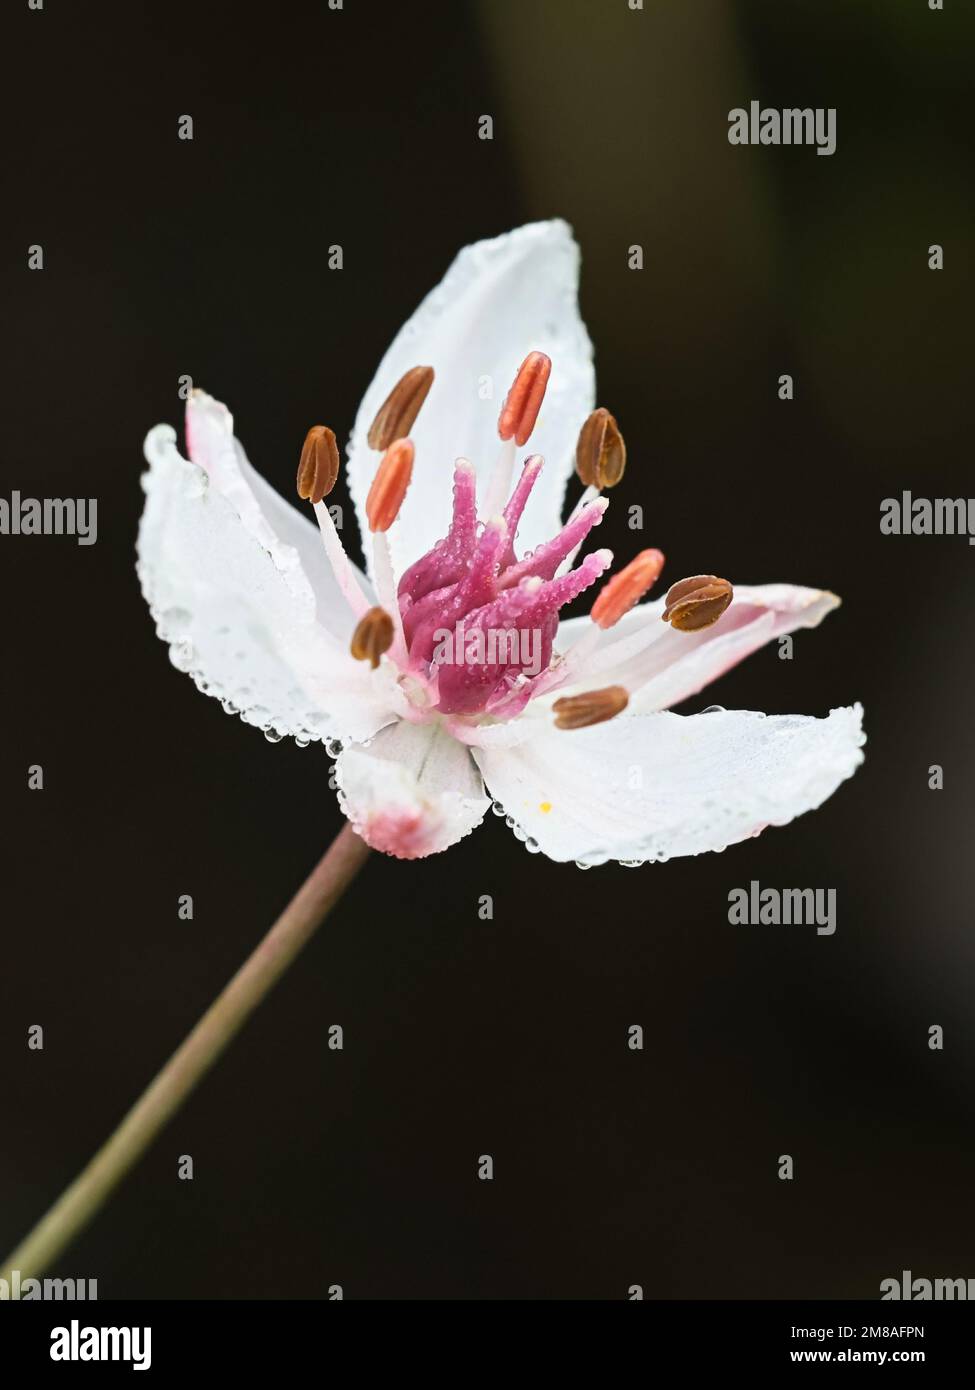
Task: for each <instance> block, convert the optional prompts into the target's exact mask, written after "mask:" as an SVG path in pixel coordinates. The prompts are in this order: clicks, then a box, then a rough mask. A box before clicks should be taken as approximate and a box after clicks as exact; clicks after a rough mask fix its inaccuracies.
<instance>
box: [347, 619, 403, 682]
mask: <svg viewBox="0 0 975 1390" xmlns="http://www.w3.org/2000/svg"><path fill="white" fill-rule="evenodd" d="M392 645H393V620H392V618H391V617H390V616H389V614H388V613H387V612H386V610H385V608H370V609H369V612H368V613H365V614H363V616H362V617H361V618H360V619H359V623H358V626H357V627H356V630H355V632H353V634H352V644H351V646H350V648H349V650H350V651H351V652H352V655H353V656H354V657H355V659H356V661H368V662H369V665H370V666H371V667H372V669H373V670H374V671H375V669H376V667H377V666H378V665H379V658H380V657H381V656H382V655H383V653H384V652H388V651H389V649H390V647H391V646H392Z"/></svg>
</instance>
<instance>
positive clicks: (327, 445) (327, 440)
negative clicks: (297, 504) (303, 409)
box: [298, 425, 339, 503]
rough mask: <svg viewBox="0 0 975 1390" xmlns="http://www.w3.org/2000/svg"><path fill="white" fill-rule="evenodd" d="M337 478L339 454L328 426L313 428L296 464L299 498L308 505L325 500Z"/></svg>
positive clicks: (307, 435)
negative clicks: (307, 502) (308, 503)
mask: <svg viewBox="0 0 975 1390" xmlns="http://www.w3.org/2000/svg"><path fill="white" fill-rule="evenodd" d="M338 476H339V450H338V445H337V444H336V442H335V435H334V434H333V433H332V431H331V430H330V429H329V428H328V426H327V425H312V427H311V429H310V430H309V431H308V433H307V434H306V435H305V442H304V444H303V445H302V447H301V458H300V459H299V460H298V496H299V497H301V498H302V499H307V500H308V501H309V502H315V503H317V502H320V501H321V500H322V498H323V497H327V496H328V494H329V493H330V492H331V491H332V488H333V487H334V486H335V483H336V481H337V479H338Z"/></svg>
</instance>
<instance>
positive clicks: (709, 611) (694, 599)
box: [661, 574, 735, 632]
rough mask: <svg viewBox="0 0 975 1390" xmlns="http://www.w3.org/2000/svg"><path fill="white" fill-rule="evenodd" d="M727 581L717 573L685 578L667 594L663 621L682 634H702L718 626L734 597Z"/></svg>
mask: <svg viewBox="0 0 975 1390" xmlns="http://www.w3.org/2000/svg"><path fill="white" fill-rule="evenodd" d="M734 593H735V591H734V589H733V588H732V587H731V585H730V584H729V583H728V581H727V579H719V578H718V577H717V575H714V574H696V575H694V576H693V577H692V578H691V579H682V580H681V581H680V583H679V584H675V585H674V586H673V588H671V589H670V591H669V592H668V594H667V599H666V603H665V606H664V611H663V614H662V615H661V616H662V617H663V620H664V622H665V623H670V625H671V627H675V628H677V629H678V630H679V631H680V632H698V631H699V630H700V629H701V628H702V627H710V626H711V624H712V623H716V622H717V621H718V619H719V618H720V617H721V614H722V613H723V612H724V611H725V609H726V608H727V607H728V604H729V603H730V602H731V600H732V599H733V598H734Z"/></svg>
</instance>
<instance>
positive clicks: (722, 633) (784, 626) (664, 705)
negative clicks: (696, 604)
mask: <svg viewBox="0 0 975 1390" xmlns="http://www.w3.org/2000/svg"><path fill="white" fill-rule="evenodd" d="M839 602H840V600H839V599H838V598H837V597H836V595H835V594H831V593H827V592H826V591H824V590H822V589H805V588H802V587H800V586H798V585H795V584H763V585H757V586H754V587H751V586H748V585H745V584H742V585H739V586H736V588H735V596H734V599H733V601H732V603H731V605H730V606H729V608H728V609H727V611H726V612H725V613H723V614H722V615H721V617H720V618H719V619H718V621H717V622H716V623H714V624H713V625H712V626H711V627H708V628H704V629H703V630H702V631H700V632H677V631H675V629H674V628H672V627H671V626H670V624H669V623H665V622H662V621H661V614H662V613H663V610H664V603H665V600H664V599H663V598H659V599H655V600H654V601H653V602H652V603H645V604H641V605H640V606H639V607H638V608H634V609H632V610H631V611H630V612H629V613H628V614H627V615H626V617H625V618H623V619H622V620H621V621H620V622H619V623H617V625H616V627H613V628H610V629H609V630H608V631H607V632H606V633H605V634H603V636H602V637H601V639H600V643H599V646H598V647H597V648H596V650H595V652H594V654H593V655H592V656H591V657H590V658H589V659H588V660H587V661H586V662H585V665H584V667H583V669H582V671H581V673H580V676H579V678H578V679H574V680H573V681H572V682H571V684H568V683H567V684H566V685H564V686H563V687H562V688H560V689H559V690H558V691H556V692H555V693H554V694H553V695H552V696H551V699H550V700H549V703H551V700H554V699H557V698H558V697H559V696H560V695H565V694H566V693H568V692H569V691H579V690H597V689H599V688H600V687H601V686H605V685H622V686H625V688H626V689H627V690H628V691H629V692H630V712H631V713H633V714H643V713H648V712H649V711H651V710H661V709H669V708H670V707H671V706H673V705H676V704H679V703H680V701H681V700H686V699H687V698H688V697H689V696H691V695H695V694H697V692H698V691H699V690H702V689H703V688H704V686H706V685H710V683H711V682H712V681H714V680H717V679H718V677H719V676H721V675H723V674H724V672H725V671H728V670H730V669H731V667H732V666H736V665H737V664H738V662H739V661H742V660H744V658H745V657H746V656H750V655H751V653H752V652H754V651H757V650H758V648H759V647H763V646H764V645H765V644H766V642H771V641H772V640H773V639H774V638H776V637H782V636H784V635H785V634H786V633H788V632H794V631H795V630H796V629H797V628H800V627H816V626H817V624H818V623H820V622H822V620H823V618H824V617H825V616H826V614H827V613H830V612H832V610H833V609H834V608H837V607H838V606H839ZM591 630H592V623H591V622H590V620H589V619H588V618H572V619H569V620H568V621H567V622H564V623H561V624H560V625H559V635H558V647H559V650H560V651H562V652H564V651H566V650H567V648H568V646H569V645H570V644H571V643H572V642H573V641H575V640H576V638H578V637H580V636H582V635H583V634H584V633H586V632H587V631H591Z"/></svg>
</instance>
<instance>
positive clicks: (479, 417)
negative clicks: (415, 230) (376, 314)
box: [348, 221, 595, 572]
mask: <svg viewBox="0 0 975 1390" xmlns="http://www.w3.org/2000/svg"><path fill="white" fill-rule="evenodd" d="M578 280H579V248H578V247H577V245H576V243H575V241H574V240H573V237H572V232H571V230H570V228H569V227H568V226H567V225H566V223H564V222H561V221H553V222H535V223H530V224H529V225H528V226H525V227H519V228H518V229H517V230H516V231H513V232H509V233H507V235H505V236H500V237H496V238H495V239H494V240H492V241H479V242H476V243H475V244H474V245H473V246H468V247H465V249H464V250H463V251H461V253H460V254H459V255H458V256H457V258H456V260H455V261H454V262H453V264H452V265H451V267H450V269H449V270H448V271H447V274H446V276H445V277H444V279H443V280H442V281H441V283H440V284H439V285H438V286H437V288H436V289H435V290H433V291H432V293H430V294H429V295H427V297H426V299H424V301H423V303H422V304H421V305H420V307H419V309H417V311H416V313H415V314H414V315H413V317H412V318H411V319H409V320H408V322H407V323H406V324H405V325H404V327H403V328H402V329H401V330H400V332H399V334H398V335H397V337H396V338H395V340H394V341H393V344H392V346H391V347H390V348H389V350H388V352H387V353H386V355H385V357H384V358H383V360H382V363H381V364H380V367H379V370H378V372H377V373H376V377H375V379H374V381H373V382H372V385H371V386H370V387H369V389H368V391H367V392H366V394H365V397H364V399H363V402H362V405H361V406H360V407H359V413H358V415H357V416H356V423H355V429H354V431H353V435H352V439H351V441H350V444H349V465H348V471H349V486H350V489H351V491H352V495H353V497H354V498H355V501H356V506H357V508H358V512H359V523H360V526H361V527H362V528H363V533H365V514H364V510H363V507H364V503H365V498H366V493H367V491H368V488H369V485H370V483H371V482H372V478H373V475H374V473H375V471H376V465H377V463H378V462H379V455H378V454H376V453H375V452H374V451H373V450H371V449H370V448H369V446H368V444H367V443H366V434H367V432H368V430H369V427H370V425H371V424H372V421H373V419H374V417H375V415H376V412H377V410H378V409H379V407H380V406H381V405H382V403H383V401H384V400H385V399H386V397H387V395H388V394H389V392H390V391H391V390H392V388H393V386H395V384H396V382H397V381H398V380H399V378H400V377H401V376H402V375H403V373H404V372H406V371H407V370H409V368H410V367H416V366H431V367H433V368H434V371H435V373H436V377H435V380H434V383H433V387H432V388H431V391H430V394H429V396H428V397H427V400H426V402H425V404H424V406H423V409H422V410H421V411H420V414H419V417H418V419H417V421H416V424H415V425H414V427H413V430H412V431H411V437H412V439H413V442H414V444H415V445H416V463H415V465H414V470H413V481H412V483H411V485H410V490H409V492H408V493H407V496H406V501H405V503H404V504H403V510H402V512H401V513H400V520H399V522H398V523H397V525H396V526H395V527H394V528H393V529H392V530H391V531H390V533H389V535H390V543H391V545H392V549H393V557H394V560H395V563H396V569H397V572H400V571H402V569H404V568H405V566H406V565H407V564H409V563H411V562H412V561H413V560H415V559H417V558H418V556H420V555H421V554H423V553H424V552H425V551H426V550H428V549H429V548H430V547H431V546H432V545H434V544H435V543H436V542H437V541H438V540H439V539H440V538H441V537H442V536H443V535H445V533H446V531H447V527H448V525H449V522H450V503H451V470H452V467H453V463H454V460H455V459H456V458H458V457H465V458H468V459H470V460H471V462H472V463H473V464H474V466H475V468H476V469H477V475H478V496H479V499H480V500H482V501H483V498H484V495H485V492H486V481H485V480H486V478H487V477H488V475H489V474H490V472H491V469H492V467H493V465H494V462H495V459H496V458H497V455H498V453H499V450H500V441H499V439H498V430H497V423H498V414H499V412H500V410H501V406H502V404H503V402H504V398H505V395H506V394H507V391H508V387H509V386H510V385H511V382H512V380H513V378H514V375H515V372H516V371H517V369H518V367H519V366H520V365H521V363H522V361H523V360H524V358H525V357H526V356H527V355H528V353H529V352H531V351H533V350H535V349H537V350H539V351H541V352H546V353H548V355H549V356H550V357H551V359H552V364H553V365H552V375H551V378H550V380H549V385H548V391H547V393H546V396H545V403H544V405H543V407H542V410H541V413H540V415H539V418H538V424H537V426H536V429H535V432H534V434H533V435H532V437H531V441H530V445H529V446H527V447H526V449H525V450H524V452H525V454H526V455H527V453H528V452H529V449H530V452H531V453H535V454H542V455H544V458H545V467H544V469H543V470H542V474H541V477H540V478H539V480H538V482H537V483H536V485H535V490H534V492H533V493H532V495H531V498H530V499H529V502H528V506H527V507H526V509H525V514H524V517H523V519H522V522H521V525H520V526H519V529H518V534H519V546H520V548H521V549H522V550H524V549H531V548H534V547H535V546H536V545H538V544H539V542H540V541H542V540H547V539H548V538H549V537H550V536H551V535H553V534H554V532H555V531H556V530H557V529H558V525H559V518H560V515H561V509H562V501H563V498H564V495H565V484H566V481H567V479H568V477H569V474H570V472H571V471H572V467H573V459H574V452H575V442H576V437H577V435H578V432H579V428H580V426H581V425H582V422H583V421H584V420H585V418H586V416H587V415H588V414H589V412H590V411H591V410H592V406H593V398H594V391H595V378H594V374H593V366H592V344H591V343H590V341H589V335H588V334H587V333H586V329H585V326H584V324H583V322H582V320H581V318H580V317H579V309H578V303H577V298H576V295H577V288H578ZM485 382H489V383H490V388H491V395H490V397H489V398H488V399H484V398H483V396H484V392H485ZM516 476H517V475H516Z"/></svg>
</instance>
